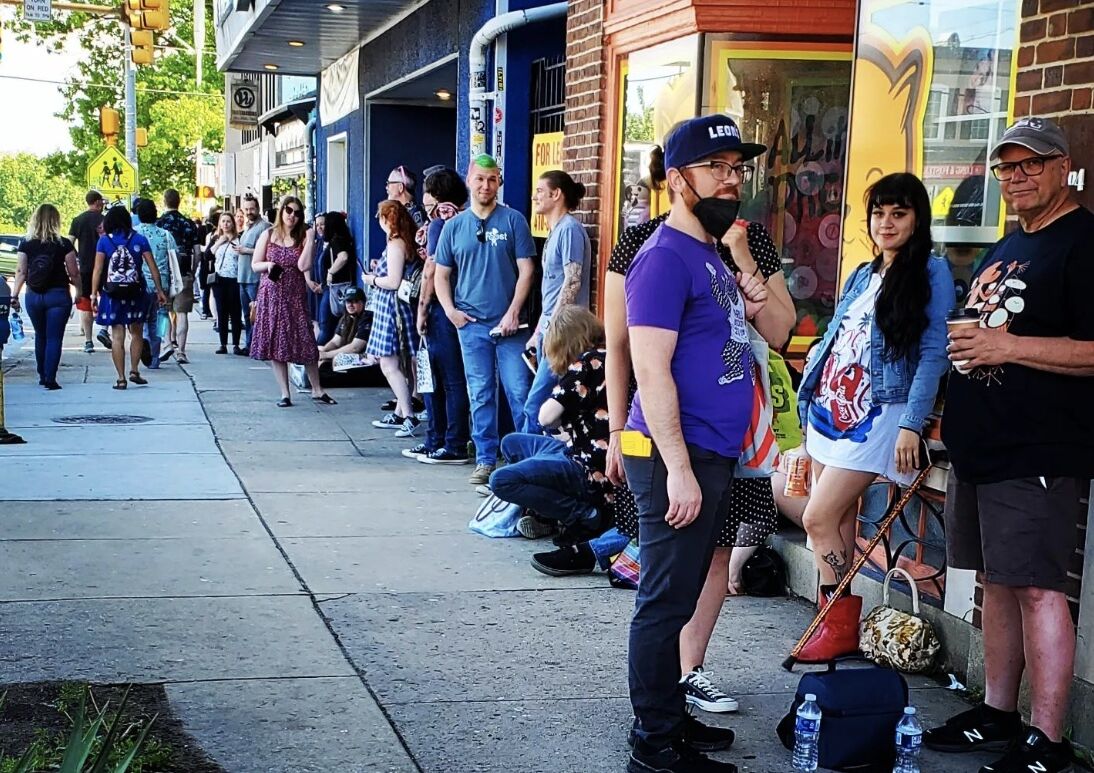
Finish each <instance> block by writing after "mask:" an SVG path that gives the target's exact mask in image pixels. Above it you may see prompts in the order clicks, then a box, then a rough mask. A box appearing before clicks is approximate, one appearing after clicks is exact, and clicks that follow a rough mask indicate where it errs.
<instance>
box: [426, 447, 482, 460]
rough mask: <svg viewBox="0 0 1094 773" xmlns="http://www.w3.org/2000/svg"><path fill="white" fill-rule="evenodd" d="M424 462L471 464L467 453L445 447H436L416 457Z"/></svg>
mask: <svg viewBox="0 0 1094 773" xmlns="http://www.w3.org/2000/svg"><path fill="white" fill-rule="evenodd" d="M418 461H419V462H424V463H425V464H471V458H470V457H469V456H468V455H467V454H463V455H460V454H456V453H453V452H452V451H449V450H448V449H447V448H438V449H437V450H436V451H433V452H432V453H428V454H426V455H425V456H423V457H421V458H420V459H418Z"/></svg>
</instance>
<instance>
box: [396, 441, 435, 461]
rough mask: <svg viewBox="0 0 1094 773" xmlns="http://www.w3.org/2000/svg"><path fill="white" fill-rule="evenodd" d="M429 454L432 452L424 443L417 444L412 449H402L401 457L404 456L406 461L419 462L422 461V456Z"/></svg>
mask: <svg viewBox="0 0 1094 773" xmlns="http://www.w3.org/2000/svg"><path fill="white" fill-rule="evenodd" d="M430 453H432V451H430V448H429V446H427V445H426V444H425V443H419V444H418V445H416V446H414V447H413V448H404V449H403V450H402V454H403V456H405V457H406V458H407V459H418V460H419V461H420V460H421V459H422V457H423V456H427V455H429V454H430Z"/></svg>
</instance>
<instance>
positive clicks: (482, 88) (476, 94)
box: [467, 3, 569, 158]
mask: <svg viewBox="0 0 1094 773" xmlns="http://www.w3.org/2000/svg"><path fill="white" fill-rule="evenodd" d="M568 5H569V4H568V3H552V4H551V5H542V6H539V7H538V8H525V9H524V10H521V11H510V12H509V13H503V14H501V15H500V16H495V17H494V18H492V19H490V20H489V21H487V22H486V24H484V25H482V27H480V28H479V31H478V32H476V33H475V36H474V37H473V38H471V50H470V52H469V54H468V64H469V67H468V69H469V70H470V73H471V82H470V88H469V90H468V99H467V101H468V125H469V127H470V137H469V143H468V144H469V147H470V151H471V157H472V158H474V157H475V156H477V155H479V154H480V153H485V152H487V144H486V137H487V130H488V129H489V127H490V126H491V125H492V124H493V117H492V116H491V115H489V114H488V113H487V112H486V102H487V100H496V99H497V92H489V93H488V92H487V91H486V80H487V74H486V54H487V51H488V49H489V47H490V44H491V43H493V42H494V41H495V40H496V39H497V38H498V37H500V36H501V35H504V34H505V33H507V32H509V31H510V30H514V29H516V28H518V27H523V26H524V25H526V24H532V23H533V22H537V21H544V20H545V19H553V18H555V17H558V16H565V15H566V9H567V7H568Z"/></svg>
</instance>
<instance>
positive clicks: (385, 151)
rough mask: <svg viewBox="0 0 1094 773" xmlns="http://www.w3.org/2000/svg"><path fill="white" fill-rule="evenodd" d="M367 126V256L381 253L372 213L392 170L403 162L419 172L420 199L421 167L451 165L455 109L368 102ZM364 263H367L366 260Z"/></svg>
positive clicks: (381, 241) (380, 234) (380, 237)
mask: <svg viewBox="0 0 1094 773" xmlns="http://www.w3.org/2000/svg"><path fill="white" fill-rule="evenodd" d="M368 115H369V127H368V132H367V133H368V135H369V136H370V137H371V140H370V142H369V161H370V163H369V167H370V168H369V172H368V180H369V195H370V198H371V199H372V200H371V201H370V202H369V206H368V207H367V208H366V209H367V212H366V213H365V214H366V217H367V220H368V228H367V230H368V242H367V249H368V256H369V257H370V258H378V257H380V252H381V251H382V250H383V248H384V241H385V239H384V232H383V231H382V230H380V226H379V225H378V224H377V222H376V218H375V217H374V215H375V213H376V205H377V204H379V203H380V202H381V201H383V199H384V196H385V194H386V188H385V185H384V184H385V183H386V182H387V179H388V175H389V174H391V170H392V169H394V168H395V167H397V166H399V165H400V164H402V165H403V166H405V167H406V168H407V169H410V170H413V172H414V173H415V174H416V175H417V176H418V189H417V191H416V192H415V196H416V198H417V199H418V201H419V202H420V201H421V199H422V184H423V183H424V182H425V181H424V180H423V179H422V170H423V169H425V168H427V167H430V166H433V165H434V164H444V165H445V166H452V164H454V163H455V161H456V111H455V110H453V109H452V108H450V107H422V106H417V105H390V104H389V105H371V106H370V107H369V110H368ZM366 265H367V264H366Z"/></svg>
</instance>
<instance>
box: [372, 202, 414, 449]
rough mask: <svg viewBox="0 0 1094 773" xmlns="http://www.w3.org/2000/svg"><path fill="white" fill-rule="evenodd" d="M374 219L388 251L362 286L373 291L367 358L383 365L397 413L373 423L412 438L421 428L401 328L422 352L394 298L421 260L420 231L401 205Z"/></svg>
mask: <svg viewBox="0 0 1094 773" xmlns="http://www.w3.org/2000/svg"><path fill="white" fill-rule="evenodd" d="M376 219H377V220H379V221H380V227H381V228H382V229H384V233H385V234H387V247H385V248H384V253H383V257H382V258H381V259H380V264H379V265H378V266H377V267H376V273H375V274H365V275H364V276H363V277H362V280H363V281H364V283H365V284H366V285H368V286H370V287H371V288H372V291H371V293H370V295H369V300H368V308H369V310H370V311H371V312H372V333H371V334H370V335H369V339H368V346H367V347H366V348H365V354H366V355H372V356H373V357H376V358H377V359H379V360H380V370H381V371H382V372H383V374H384V378H386V379H387V383H388V384H389V385H390V386H391V391H393V392H394V393H395V410H394V411H392V412H391V413H389V414H387V415H386V416H384V417H383V418H382V419H378V420H376V421H374V422H372V426H374V427H379V428H380V429H398V430H402V434H401V435H399V436H400V437H408V436H410V435H411V434H412V433H413V432H414V430H415V429H416V428H417V427H418V425H419V424H420V423H421V422H420V421H418V419H417V418H416V417H415V416H414V409H413V407H412V406H411V401H410V393H411V387H410V383H409V382H408V381H407V377H406V374H405V373H404V372H403V369H402V367H401V366H400V365H399V354H400V338H399V328H400V326H402V327H403V329H405V330H406V331H407V338H408V339H409V341H408V343H409V346H410V351H409V352H405V353H406V354H409V355H411V356H413V354H414V352H416V351H417V350H418V328H417V325H415V324H414V312H413V311H412V310H411V308H410V306H408V305H407V304H405V303H403V302H402V301H400V300H399V299H398V297H397V296H396V291H397V290H398V289H399V284H400V283H401V282H402V281H403V280H404V279H407V278H409V276H410V274H411V273H413V271H414V264H415V261H416V260H417V259H418V251H417V246H416V244H415V241H414V234H415V232H416V231H417V230H418V226H417V225H416V224H415V223H414V219H413V218H412V217H411V216H410V213H409V212H407V209H406V207H405V206H403V204H402V202H398V201H395V200H393V199H388V200H387V201H381V202H380V206H379V207H377V209H376Z"/></svg>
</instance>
